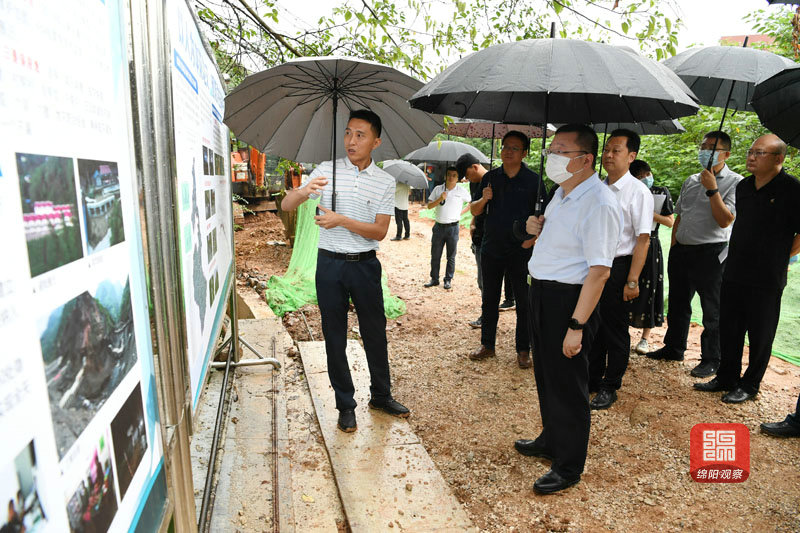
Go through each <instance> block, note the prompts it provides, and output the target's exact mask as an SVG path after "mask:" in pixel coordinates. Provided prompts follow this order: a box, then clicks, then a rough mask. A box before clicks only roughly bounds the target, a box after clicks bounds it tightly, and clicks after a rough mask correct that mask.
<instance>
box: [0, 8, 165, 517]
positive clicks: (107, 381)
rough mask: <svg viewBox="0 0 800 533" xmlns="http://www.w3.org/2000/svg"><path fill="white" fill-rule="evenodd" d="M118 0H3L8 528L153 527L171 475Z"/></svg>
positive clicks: (0, 384)
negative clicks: (157, 495)
mask: <svg viewBox="0 0 800 533" xmlns="http://www.w3.org/2000/svg"><path fill="white" fill-rule="evenodd" d="M124 6H125V4H124V3H123V2H122V1H121V0H105V1H104V2H85V3H74V2H61V1H59V0H37V1H36V2H20V3H13V4H12V3H4V4H3V9H4V10H3V30H4V31H3V32H2V33H0V48H2V49H3V50H4V54H2V55H0V79H3V80H4V81H10V82H12V83H4V86H3V98H0V134H1V135H2V138H3V139H4V141H3V143H2V144H1V145H0V223H2V225H3V228H4V231H3V233H2V234H0V242H1V243H2V245H3V251H4V253H5V254H6V255H5V257H4V259H3V261H0V335H2V337H3V339H4V340H5V343H6V345H5V346H4V350H3V351H2V352H0V431H2V433H3V435H4V439H3V440H2V441H0V497H5V498H6V499H5V500H4V501H5V502H7V513H4V517H3V518H0V530H3V531H6V530H11V531H21V530H25V531H27V532H31V531H58V532H61V531H73V532H89V531H107V530H108V531H128V530H129V529H133V528H135V527H137V526H139V527H142V528H144V529H146V530H152V529H153V528H154V527H155V525H154V524H152V523H150V522H147V523H145V522H142V521H141V520H140V518H141V517H142V516H145V515H147V516H156V517H157V516H160V513H159V512H153V513H151V512H148V513H143V509H144V507H145V504H146V502H148V496H149V495H150V494H151V492H152V491H154V490H155V489H157V490H158V491H159V492H160V491H161V487H162V486H164V484H165V474H164V467H163V460H162V450H161V442H160V429H159V420H158V407H157V399H156V389H155V377H154V368H153V348H152V345H151V340H150V339H151V334H150V322H149V311H148V302H147V288H146V282H145V268H144V263H143V259H142V257H143V253H142V249H143V244H142V238H141V230H140V223H139V220H138V217H139V204H138V194H137V185H136V182H135V171H134V166H133V161H132V156H131V154H132V153H133V144H134V143H133V138H132V118H131V94H130V92H129V87H130V82H129V80H128V57H127V42H128V38H127V35H126V31H125V29H124V28H125V25H124V22H123V21H124ZM34 27H35V28H36V30H37V31H36V32H32V31H31V28H34ZM87 27H90V28H91V29H92V31H90V32H87V31H86V28H87ZM0 501H2V500H0ZM164 503H165V502H164V499H163V498H162V499H161V501H156V502H155V503H154V505H161V506H163V505H164ZM4 505H5V503H4Z"/></svg>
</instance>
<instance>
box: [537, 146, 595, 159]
mask: <svg viewBox="0 0 800 533" xmlns="http://www.w3.org/2000/svg"><path fill="white" fill-rule="evenodd" d="M588 153H589V152H587V151H586V150H551V149H550V148H545V149H544V150H542V155H543V156H545V157H546V156H548V155H564V154H588Z"/></svg>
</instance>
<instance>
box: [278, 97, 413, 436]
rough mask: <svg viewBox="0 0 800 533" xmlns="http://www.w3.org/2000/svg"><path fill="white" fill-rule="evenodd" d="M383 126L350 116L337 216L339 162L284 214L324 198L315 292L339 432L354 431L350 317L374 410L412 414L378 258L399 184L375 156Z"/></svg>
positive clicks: (319, 171) (368, 117)
mask: <svg viewBox="0 0 800 533" xmlns="http://www.w3.org/2000/svg"><path fill="white" fill-rule="evenodd" d="M380 136H381V119H380V117H378V115H376V114H375V113H373V112H372V111H368V110H366V109H361V110H356V111H353V112H351V113H350V120H348V122H347V128H346V129H345V133H344V146H345V150H346V152H347V157H345V158H343V159H339V160H337V161H336V162H335V164H336V168H337V171H336V178H337V182H338V183H337V185H336V193H335V194H336V211H333V210H332V209H331V205H332V202H331V197H332V195H333V194H332V187H329V183H328V175H329V173H331V170H332V167H333V162H331V161H327V162H325V163H322V164H321V165H319V166H318V167H317V168H316V169H314V172H312V173H311V175H310V176H309V179H308V180H307V181H306V182H305V183H304V184H303V187H301V188H299V189H294V190H292V191H289V192H288V193H287V194H286V197H285V198H284V199H283V201H282V202H281V208H282V209H284V210H286V211H292V210H294V209H296V208H297V206H299V205H300V204H302V203H303V202H305V201H306V200H307V199H308V198H310V197H313V198H320V203H319V210H320V211H321V213H320V214H318V215H317V216H316V217H314V219H315V221H316V224H317V226H319V227H320V230H319V253H318V256H317V274H316V289H317V301H318V303H319V311H320V315H321V317H322V333H323V335H324V337H325V351H326V352H327V358H328V377H329V378H330V380H331V386H332V387H333V391H334V393H335V395H336V409H338V410H339V421H338V426H339V429H341V430H342V431H344V432H347V433H350V432H353V431H355V430H356V415H355V407H356V402H355V399H354V398H353V395H354V393H355V388H354V386H353V380H352V378H351V376H350V368H349V366H348V364H347V354H346V353H345V349H346V347H347V311H348V308H349V304H350V300H351V299H352V301H353V305H354V306H355V308H356V313H357V314H358V324H359V328H360V330H361V338H362V339H363V340H364V351H365V352H366V354H367V363H368V366H369V373H370V380H371V384H370V395H371V399H370V401H369V406H370V408H372V409H378V410H381V411H384V412H385V413H388V414H390V415H393V416H398V417H402V418H405V417H407V416H408V415H409V411H408V409H407V408H405V407H404V406H403V405H401V404H400V403H399V402H398V401H396V400H394V399H393V398H392V396H391V381H390V377H389V358H388V350H387V343H386V315H385V314H384V310H383V290H382V288H381V264H380V261H378V259H377V257H376V256H375V252H376V250H377V249H378V241H380V240H382V239H383V238H384V237H385V236H386V232H387V231H388V230H389V222H390V220H391V216H392V213H393V212H394V187H395V180H394V178H393V177H392V176H391V175H389V174H388V173H386V172H385V171H383V170H382V169H380V168H378V166H377V165H376V164H375V162H374V161H373V160H372V156H371V154H372V151H373V150H374V149H376V148H377V147H378V146H380V144H381V139H380Z"/></svg>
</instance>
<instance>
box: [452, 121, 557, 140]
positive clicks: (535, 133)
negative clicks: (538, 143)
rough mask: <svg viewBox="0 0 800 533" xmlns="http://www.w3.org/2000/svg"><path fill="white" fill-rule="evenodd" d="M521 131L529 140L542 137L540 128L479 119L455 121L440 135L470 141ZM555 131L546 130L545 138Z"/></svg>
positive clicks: (499, 136)
mask: <svg viewBox="0 0 800 533" xmlns="http://www.w3.org/2000/svg"><path fill="white" fill-rule="evenodd" d="M512 130H516V131H521V132H522V133H524V134H525V135H527V136H528V137H531V138H540V137H541V136H542V128H541V126H529V125H527V124H503V123H498V122H492V121H490V120H479V119H470V118H467V119H457V120H455V121H454V122H451V123H449V124H448V125H447V126H445V128H444V130H442V133H445V134H447V135H455V136H456V137H469V138H471V139H502V138H503V137H505V135H506V133H508V132H509V131H512ZM553 133H555V130H551V129H550V128H548V130H547V136H548V137H550V136H551V135H553Z"/></svg>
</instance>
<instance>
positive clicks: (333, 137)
mask: <svg viewBox="0 0 800 533" xmlns="http://www.w3.org/2000/svg"><path fill="white" fill-rule="evenodd" d="M338 84H339V79H338V78H333V99H332V100H331V102H332V103H333V130H331V131H332V133H331V153H332V154H333V194H332V195H331V211H334V212H335V211H336V111H337V108H338V107H339V94H338V93H337V90H338V87H337V85H338Z"/></svg>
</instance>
